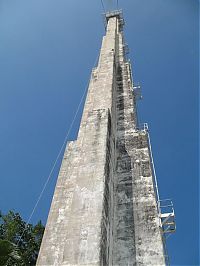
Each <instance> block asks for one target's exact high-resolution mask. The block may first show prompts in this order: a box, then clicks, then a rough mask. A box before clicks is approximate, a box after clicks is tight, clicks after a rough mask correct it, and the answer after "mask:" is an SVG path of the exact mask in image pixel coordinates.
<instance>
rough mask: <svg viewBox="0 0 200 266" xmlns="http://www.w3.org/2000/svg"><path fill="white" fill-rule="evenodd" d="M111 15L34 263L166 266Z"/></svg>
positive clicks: (143, 143) (144, 147)
mask: <svg viewBox="0 0 200 266" xmlns="http://www.w3.org/2000/svg"><path fill="white" fill-rule="evenodd" d="M123 45H124V41H123V32H121V31H120V29H119V21H118V19H117V17H112V18H110V19H109V21H108V26H107V32H106V36H104V37H103V41H102V47H101V51H100V57H99V62H98V66H97V68H95V69H93V71H92V74H91V79H90V84H89V88H88V94H87V98H86V102H85V107H84V111H83V116H82V120H81V125H80V130H79V133H78V138H77V140H76V141H74V142H70V143H68V146H67V148H66V152H65V154H64V158H63V161H62V165H61V169H60V173H59V176H58V181H57V185H56V189H55V193H54V197H53V201H52V205H51V209H50V213H49V217H48V222H47V225H46V229H45V233H44V237H43V241H42V245H41V249H40V254H39V257H38V261H37V265H38V266H39V265H40V266H42V265H43V266H44V265H49V266H50V265H114V266H115V265H116V266H117V265H121V266H124V265H159V266H160V265H165V262H164V251H163V244H162V236H161V233H160V228H159V220H158V214H157V209H156V198H155V192H154V186H153V179H152V171H151V164H150V156H149V149H148V142H147V135H146V132H144V131H138V130H136V127H137V116H136V103H135V98H134V94H133V91H132V83H131V76H130V72H129V63H128V62H127V61H126V59H125V56H124V49H123Z"/></svg>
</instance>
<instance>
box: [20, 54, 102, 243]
mask: <svg viewBox="0 0 200 266" xmlns="http://www.w3.org/2000/svg"><path fill="white" fill-rule="evenodd" d="M98 57H99V55H97V57H96V60H95V63H94V65H93V68H94V67H95V66H96V64H97V60H98ZM89 82H90V79H89V80H88V82H87V85H86V87H85V90H84V92H83V95H82V97H81V100H80V102H79V104H78V107H77V109H76V112H75V115H74V117H73V120H72V122H71V124H70V127H69V129H68V131H67V134H66V136H65V138H64V142H63V144H62V146H61V148H60V150H59V152H58V155H57V157H56V159H55V161H54V163H53V165H52V168H51V171H50V173H49V175H48V177H47V179H46V182H45V183H44V186H43V188H42V190H41V192H40V194H39V196H38V199H37V201H36V203H35V205H34V207H33V209H32V212H31V214H30V216H29V218H28V220H27V222H26V224H25V228H24V230H23V232H22V234H21V235H20V236H19V239H18V241H17V246H18V245H19V242H20V241H21V239H22V237H23V235H24V233H25V232H26V230H27V228H28V224H29V222H30V220H31V219H32V217H33V214H34V213H35V210H36V208H37V206H38V204H39V202H40V200H41V198H42V196H43V194H44V191H45V189H46V187H47V185H48V183H49V180H50V178H51V176H52V173H53V171H54V169H55V167H56V165H57V162H58V160H59V158H60V156H61V154H62V151H63V149H64V147H65V144H66V142H67V139H68V136H69V134H70V132H71V129H72V127H73V125H74V122H75V120H76V118H77V115H78V112H79V109H80V107H81V104H82V102H83V100H84V98H85V95H86V92H87V89H88V87H89Z"/></svg>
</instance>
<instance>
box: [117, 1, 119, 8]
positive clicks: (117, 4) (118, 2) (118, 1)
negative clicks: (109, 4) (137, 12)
mask: <svg viewBox="0 0 200 266" xmlns="http://www.w3.org/2000/svg"><path fill="white" fill-rule="evenodd" d="M118 9H119V0H117V10H118Z"/></svg>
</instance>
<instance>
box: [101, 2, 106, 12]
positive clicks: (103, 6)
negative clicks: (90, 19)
mask: <svg viewBox="0 0 200 266" xmlns="http://www.w3.org/2000/svg"><path fill="white" fill-rule="evenodd" d="M101 5H102V8H103V11H104V13H106V9H105V5H104V3H103V0H101Z"/></svg>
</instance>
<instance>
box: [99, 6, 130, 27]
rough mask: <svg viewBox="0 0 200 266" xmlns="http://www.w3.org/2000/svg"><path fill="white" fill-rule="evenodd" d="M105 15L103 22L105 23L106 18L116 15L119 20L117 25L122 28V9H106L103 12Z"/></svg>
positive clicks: (106, 21)
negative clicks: (106, 10)
mask: <svg viewBox="0 0 200 266" xmlns="http://www.w3.org/2000/svg"><path fill="white" fill-rule="evenodd" d="M104 16H105V24H106V25H107V23H108V20H109V19H110V18H113V17H117V18H118V20H119V26H120V28H121V29H122V28H123V26H124V24H125V23H124V18H123V13H122V10H121V9H120V10H113V11H108V12H106V13H105V14H104Z"/></svg>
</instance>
